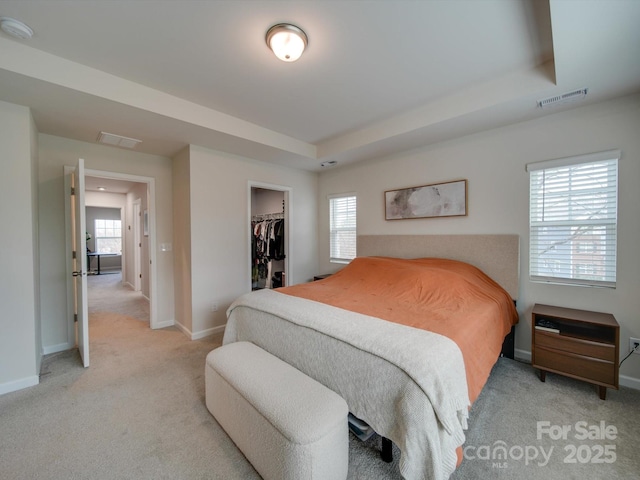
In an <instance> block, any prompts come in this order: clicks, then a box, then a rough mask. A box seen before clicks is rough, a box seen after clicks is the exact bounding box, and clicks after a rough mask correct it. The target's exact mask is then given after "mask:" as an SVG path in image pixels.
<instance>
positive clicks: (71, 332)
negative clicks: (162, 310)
mask: <svg viewBox="0 0 640 480" xmlns="http://www.w3.org/2000/svg"><path fill="white" fill-rule="evenodd" d="M74 168H75V167H71V166H65V167H64V188H65V192H67V191H69V189H70V188H71V182H70V180H71V178H70V174H71V171H72V170H73V169H74ZM85 176H86V177H100V178H109V179H114V180H126V181H129V182H134V183H145V184H146V185H147V196H148V208H147V210H148V216H149V237H148V238H149V326H150V328H151V329H156V328H162V327H166V325H160V324H159V320H158V282H157V278H158V273H157V267H156V265H157V261H156V251H157V248H156V243H157V240H156V184H155V178H153V177H145V176H141V175H131V174H127V173H118V172H108V171H104V170H94V169H88V168H85ZM69 201H70V200H67V197H66V196H65V202H69ZM65 207H66V204H65ZM70 234H71V219H70V218H69V215H68V213H67V210H66V209H65V259H68V258H71V241H70ZM66 263H67V267H66V269H67V279H68V280H67V317H68V319H69V324H68V328H67V343H68V344H70V345H71V346H73V345H74V344H75V325H74V321H73V291H72V285H71V278H72V272H71V269H70V262H66ZM123 267H124V265H123ZM69 312H71V313H70V314H69ZM70 348H72V347H70Z"/></svg>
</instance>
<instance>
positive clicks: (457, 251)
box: [357, 235, 520, 299]
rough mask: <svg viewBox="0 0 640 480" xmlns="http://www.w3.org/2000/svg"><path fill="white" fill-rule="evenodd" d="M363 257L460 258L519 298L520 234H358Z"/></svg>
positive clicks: (358, 245)
mask: <svg viewBox="0 0 640 480" xmlns="http://www.w3.org/2000/svg"><path fill="white" fill-rule="evenodd" d="M357 248H358V256H359V257H373V256H377V257H397V258H425V257H438V258H449V259H452V260H460V261H462V262H466V263H469V264H471V265H474V266H476V267H478V268H479V269H480V270H482V271H483V272H484V273H486V274H487V275H489V276H490V277H491V278H493V279H494V280H495V281H496V282H498V283H499V284H500V285H501V286H502V288H504V289H505V290H506V291H507V292H508V293H509V295H511V298H513V299H517V298H518V288H519V279H520V238H519V237H518V235H358V244H357Z"/></svg>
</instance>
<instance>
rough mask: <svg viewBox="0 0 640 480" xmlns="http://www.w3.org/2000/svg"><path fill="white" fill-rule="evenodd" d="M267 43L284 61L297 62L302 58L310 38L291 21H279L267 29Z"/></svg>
mask: <svg viewBox="0 0 640 480" xmlns="http://www.w3.org/2000/svg"><path fill="white" fill-rule="evenodd" d="M266 40H267V45H268V46H269V48H270V49H271V50H273V53H275V54H276V57H278V58H279V59H280V60H282V61H283V62H295V61H296V60H298V59H299V58H300V55H302V52H304V49H305V48H307V44H308V43H309V40H308V39H307V34H306V33H304V32H303V31H302V30H301V29H300V28H298V27H296V26H295V25H291V24H289V23H279V24H277V25H274V26H273V27H271V28H270V29H269V30H268V31H267V36H266Z"/></svg>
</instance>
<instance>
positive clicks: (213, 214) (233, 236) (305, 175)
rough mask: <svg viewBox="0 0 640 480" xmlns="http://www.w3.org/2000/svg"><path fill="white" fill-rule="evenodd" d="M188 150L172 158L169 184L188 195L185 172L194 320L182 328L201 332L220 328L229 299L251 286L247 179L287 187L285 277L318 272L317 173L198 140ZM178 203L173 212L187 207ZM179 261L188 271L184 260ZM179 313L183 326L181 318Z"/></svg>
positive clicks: (303, 278)
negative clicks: (210, 146)
mask: <svg viewBox="0 0 640 480" xmlns="http://www.w3.org/2000/svg"><path fill="white" fill-rule="evenodd" d="M188 156H189V158H188V160H187V159H186V158H184V156H181V157H180V158H179V159H176V160H174V174H176V176H175V177H174V191H177V190H178V189H183V190H182V191H183V193H184V194H185V196H186V194H187V193H186V183H187V179H188V184H189V192H188V195H189V206H188V207H189V208H188V210H189V215H190V225H191V229H190V237H191V238H190V239H186V238H185V239H184V241H185V242H189V243H190V247H188V248H190V252H188V253H189V254H190V257H191V315H192V324H191V329H190V331H188V332H186V333H187V334H189V335H191V337H192V338H199V337H201V336H204V335H206V334H208V333H211V332H215V331H218V330H221V328H222V326H223V325H224V324H225V323H226V315H225V310H226V309H227V307H228V306H229V305H230V304H231V302H232V301H233V300H234V299H235V298H236V297H238V296H239V295H241V294H243V293H245V292H248V291H250V289H251V275H250V258H249V249H250V236H249V225H250V204H249V201H250V195H249V182H261V183H266V184H270V185H277V186H280V187H287V188H290V189H291V191H290V203H289V205H290V219H291V220H290V224H291V225H290V232H291V233H290V237H289V270H288V281H289V282H290V283H299V282H305V281H309V280H310V279H311V278H313V275H315V274H316V273H317V271H318V264H317V251H318V248H317V242H318V235H317V211H318V210H317V198H318V197H317V175H316V174H315V173H310V172H305V171H299V170H293V169H288V168H284V167H278V166H275V165H270V164H266V163H262V162H257V161H254V160H249V159H246V158H241V157H235V156H232V155H227V154H224V153H221V152H216V151H213V150H209V149H206V148H203V147H197V146H191V147H190V149H189V154H188ZM187 161H188V167H187V165H185V164H184V162H187ZM177 162H179V165H177ZM178 172H181V173H180V174H179V175H178V174H177V173H178ZM177 204H178V203H177V202H176V205H177ZM180 204H181V206H180V209H179V210H176V211H174V215H175V216H176V218H177V217H178V216H182V215H184V214H186V213H187V212H186V211H185V210H186V200H185V199H184V198H182V199H181V200H180ZM176 235H177V234H176ZM186 250H187V248H185V255H184V261H188V256H187V255H186V253H187V252H186ZM180 258H182V256H181V257H180ZM179 268H180V269H183V272H185V273H186V271H187V269H186V267H185V266H184V265H182V266H181V265H178V266H177V268H176V270H178V269H179ZM178 288H179V289H181V288H182V287H181V286H178ZM185 293H186V291H185V292H182V293H180V295H182V296H184V294H185ZM177 295H178V294H177ZM187 303H188V302H187V301H186V299H183V300H181V301H180V304H184V305H186V304H187ZM213 304H217V306H218V310H217V311H215V312H214V311H212V308H211V307H212V305H213ZM177 321H178V322H179V323H181V324H182V325H184V326H185V327H186V324H187V322H186V321H184V322H183V320H182V319H181V318H178V320H177Z"/></svg>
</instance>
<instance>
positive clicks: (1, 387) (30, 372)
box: [0, 102, 42, 394]
mask: <svg viewBox="0 0 640 480" xmlns="http://www.w3.org/2000/svg"><path fill="white" fill-rule="evenodd" d="M36 147H37V139H36V130H35V125H34V123H33V120H32V118H31V113H30V111H29V109H28V108H25V107H21V106H18V105H12V104H9V103H5V102H0V159H1V164H2V170H3V174H2V175H1V176H0V221H1V222H2V225H3V228H2V254H0V271H2V272H3V275H2V276H0V304H1V305H2V313H1V314H0V331H1V332H2V333H1V334H0V394H2V393H6V392H10V391H13V390H18V389H20V388H24V387H28V386H31V385H35V384H37V383H38V381H39V379H38V374H39V367H40V360H41V356H42V349H41V344H40V342H39V338H40V337H39V322H40V319H39V318H38V316H39V312H40V305H39V300H38V298H37V295H38V292H39V276H38V268H39V267H38V225H37V222H38V212H37V206H38V196H37V191H34V187H35V186H36V185H37V178H38V177H37V168H35V167H36V160H37V152H34V149H35V148H36Z"/></svg>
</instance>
